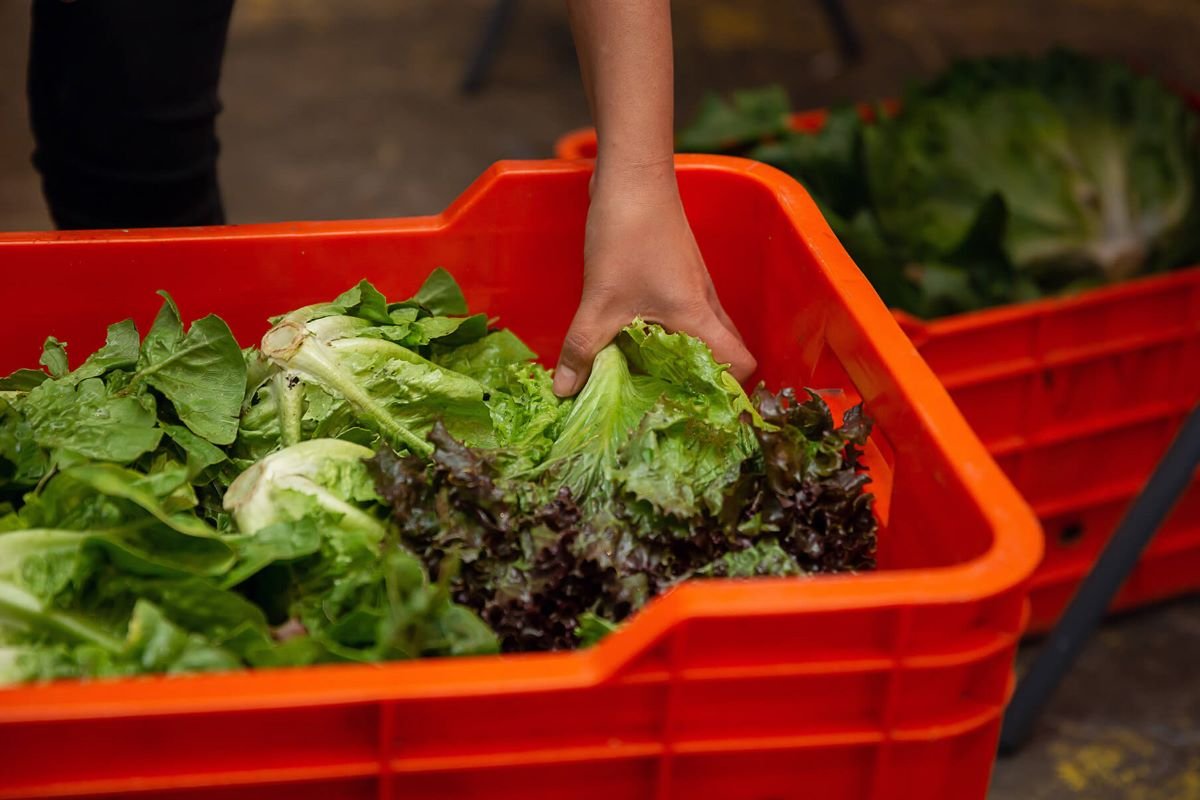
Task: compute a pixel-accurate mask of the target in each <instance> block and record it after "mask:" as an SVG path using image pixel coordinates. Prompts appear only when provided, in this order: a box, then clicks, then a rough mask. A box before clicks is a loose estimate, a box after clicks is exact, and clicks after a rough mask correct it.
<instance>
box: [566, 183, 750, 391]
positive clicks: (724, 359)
mask: <svg viewBox="0 0 1200 800" xmlns="http://www.w3.org/2000/svg"><path fill="white" fill-rule="evenodd" d="M591 188H592V202H591V207H590V209H589V210H588V218H587V233H586V239H585V243H584V273H583V296H582V299H581V301H580V304H579V309H578V311H577V312H576V313H575V318H574V320H573V321H572V322H571V327H570V330H569V331H568V332H567V336H566V339H565V341H564V342H563V349H562V354H561V355H560V356H559V361H558V367H557V369H555V371H554V392H555V393H556V394H558V395H559V396H560V397H569V396H571V395H574V394H576V393H577V392H578V391H579V390H580V389H582V388H583V385H584V384H585V383H586V382H587V378H588V374H589V373H590V372H591V368H592V359H593V358H595V356H596V353H598V352H599V351H600V350H601V349H602V348H603V347H604V346H605V345H607V344H608V343H609V342H611V341H612V340H613V338H615V337H616V335H617V334H618V333H620V331H621V329H622V328H623V327H625V326H626V325H628V324H629V323H630V322H632V321H633V319H634V318H635V317H641V318H642V319H644V320H646V321H647V322H657V323H659V324H661V325H662V326H663V327H665V328H667V329H668V330H670V331H683V332H685V333H688V334H691V335H692V336H695V337H697V338H699V339H701V340H703V341H704V342H705V343H707V344H708V346H709V347H711V348H712V351H713V355H714V356H715V357H716V359H717V361H718V362H721V363H728V364H729V365H730V372H731V373H732V374H733V376H734V377H735V378H737V379H738V380H744V379H746V378H747V377H749V376H750V374H751V373H752V372H754V368H755V366H756V363H755V360H754V356H752V355H751V354H750V351H749V350H747V349H746V346H745V344H743V342H742V338H741V335H740V334H739V333H738V331H737V328H736V327H735V326H734V324H733V322H732V321H730V319H729V316H728V315H727V314H726V313H725V310H724V309H723V308H722V307H721V303H720V301H719V300H718V299H717V293H716V290H715V289H714V288H713V284H712V279H711V278H710V277H709V274H708V269H707V268H706V267H705V266H704V260H703V258H702V257H701V255H700V250H699V248H698V247H697V246H696V240H695V238H694V237H693V235H692V230H691V227H690V226H689V225H688V221H687V217H686V216H685V215H684V213H683V205H682V203H681V202H680V199H679V191H678V188H677V186H676V183H675V173H674V164H673V162H667V163H663V164H658V165H649V166H641V167H638V168H637V170H636V171H635V172H632V173H628V174H621V175H614V174H613V173H612V172H608V173H603V174H602V173H601V172H597V173H596V174H595V176H594V178H593V183H592V187H591Z"/></svg>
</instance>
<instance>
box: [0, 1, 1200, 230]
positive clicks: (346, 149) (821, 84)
mask: <svg viewBox="0 0 1200 800" xmlns="http://www.w3.org/2000/svg"><path fill="white" fill-rule="evenodd" d="M83 1H88V0H83ZM845 3H846V8H847V9H848V11H849V14H850V16H851V17H852V19H853V21H854V25H855V28H856V31H857V33H858V36H859V37H860V39H861V42H862V47H863V50H862V60H861V61H860V62H859V63H857V64H855V65H853V66H847V65H845V64H843V63H842V62H841V60H840V59H839V56H838V50H837V48H836V46H835V44H834V39H833V37H832V35H831V33H830V28H829V26H828V25H827V24H826V18H825V16H824V15H823V14H822V12H821V7H820V5H819V3H818V2H817V0H684V1H682V2H677V3H676V4H675V6H676V10H675V17H676V53H677V62H678V66H677V71H678V80H677V83H678V90H677V95H678V104H677V107H678V110H679V115H680V116H681V117H687V116H688V115H689V114H690V113H691V111H692V110H693V109H694V108H695V105H696V103H697V101H698V100H699V98H700V96H701V95H702V94H703V93H704V92H705V91H706V90H709V89H718V90H719V89H731V88H740V87H743V86H750V85H755V84H761V83H766V82H771V81H778V82H780V83H782V84H784V85H785V86H787V88H788V89H789V91H790V92H791V95H792V100H793V102H794V104H795V105H796V106H797V107H798V108H803V107H808V106H816V105H822V104H826V103H829V102H831V101H834V100H839V99H846V100H849V99H870V98H878V97H884V96H887V95H889V94H894V93H895V92H896V91H897V90H899V89H900V88H901V87H902V86H903V85H904V83H905V81H906V80H908V79H910V78H915V77H920V76H924V75H928V74H931V73H933V72H936V71H937V70H939V69H941V68H942V67H943V66H945V65H946V64H947V62H948V61H950V60H951V59H953V58H955V57H957V56H964V55H972V54H982V53H989V52H998V51H1012V50H1036V49H1041V48H1045V47H1047V46H1049V45H1051V44H1056V43H1057V44H1065V45H1070V46H1075V47H1079V48H1081V49H1084V50H1087V51H1091V52H1097V53H1104V54H1109V55H1112V56H1117V57H1121V58H1124V59H1127V60H1130V61H1134V62H1138V63H1140V64H1143V65H1145V66H1146V67H1147V68H1149V69H1151V70H1152V71H1154V72H1156V73H1158V74H1161V75H1163V76H1166V77H1169V78H1172V79H1176V80H1179V81H1181V82H1183V83H1187V84H1194V83H1196V82H1197V80H1200V47H1198V46H1197V42H1200V3H1198V2H1195V0H1143V2H1132V1H1131V0H1052V1H1051V2H1043V1H1042V0H1003V2H999V1H997V0H992V2H987V1H986V0H845ZM491 6H492V0H403V1H401V2H397V0H337V1H336V2H334V0H237V6H236V10H235V12H234V18H233V29H232V33H231V35H230V41H229V49H228V53H227V57H226V60H225V73H224V81H223V99H224V102H225V113H224V114H223V116H222V117H221V121H220V131H221V136H222V140H223V145H224V156H223V161H222V181H223V185H224V190H225V199H226V208H227V211H228V213H229V217H230V220H231V221H234V222H255V221H261V220H295V219H320V218H352V217H376V216H394V215H410V214H418V213H428V212H432V211H437V210H439V209H441V208H442V207H444V206H445V205H446V204H447V203H448V202H449V201H450V200H451V199H453V198H454V197H455V195H456V194H457V193H458V192H460V191H461V190H462V189H463V188H464V187H465V186H466V185H467V183H469V182H470V181H471V180H472V179H473V178H474V177H475V176H476V175H478V174H479V172H480V171H482V170H483V169H484V168H485V167H486V166H487V165H488V164H490V163H491V162H493V161H495V160H497V159H500V158H538V157H544V156H546V155H548V154H549V153H550V150H551V145H552V143H553V141H554V139H555V137H556V136H557V135H558V134H560V133H561V132H563V131H565V130H567V129H569V128H573V127H578V126H580V125H584V124H587V122H588V118H587V108H586V104H585V102H584V99H583V93H582V91H581V88H580V84H579V78H578V74H577V68H576V63H575V55H574V51H573V49H572V45H571V38H570V32H569V30H568V28H567V23H566V18H565V17H566V15H565V12H564V7H563V2H562V0H519V2H517V4H516V11H515V13H514V15H513V17H512V21H511V25H510V26H509V30H508V35H507V37H506V39H505V41H504V42H503V44H502V46H501V49H500V50H499V52H498V54H497V58H496V61H495V63H494V66H493V69H492V70H491V73H490V80H489V82H488V84H487V85H486V86H485V88H484V90H483V91H482V92H481V93H480V94H478V95H476V96H473V97H469V98H465V97H463V96H461V95H460V94H459V92H458V84H459V81H460V78H461V76H462V73H463V70H464V67H465V64H466V62H467V60H468V58H469V56H470V54H471V52H472V50H473V49H474V47H475V43H476V39H477V35H478V33H479V30H480V29H481V27H482V25H483V23H484V20H485V17H486V14H487V11H488V9H489V8H490V7H491ZM28 13H29V12H28V4H27V3H26V2H20V0H3V1H2V2H0V230H23V229H34V228H44V227H46V226H48V224H49V223H48V217H47V216H46V213H45V211H44V209H43V206H42V202H41V197H40V194H39V191H38V184H37V178H36V176H35V175H34V173H33V171H32V169H31V168H30V166H29V152H30V150H31V147H32V145H31V141H30V139H29V135H28V131H27V122H26V115H25V100H24V65H25V58H26V39H27V36H28Z"/></svg>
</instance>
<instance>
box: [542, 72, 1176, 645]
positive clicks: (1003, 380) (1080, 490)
mask: <svg viewBox="0 0 1200 800" xmlns="http://www.w3.org/2000/svg"><path fill="white" fill-rule="evenodd" d="M1188 100H1189V102H1190V103H1191V104H1192V105H1193V106H1195V107H1196V108H1197V109H1198V110H1200V97H1197V96H1192V95H1189V96H1188ZM885 107H886V108H889V109H892V108H898V104H897V103H895V102H894V101H889V102H887V103H885ZM859 113H860V114H862V115H863V117H864V119H870V118H871V116H872V115H873V113H874V112H873V109H872V107H871V106H869V105H862V106H860V107H859ZM827 115H828V112H827V111H826V110H824V109H817V110H813V111H803V112H800V113H796V114H793V115H792V117H791V125H792V127H793V128H794V129H795V130H797V131H801V132H815V131H818V130H820V129H821V126H822V125H824V124H825V118H826V116H827ZM555 152H556V153H557V155H558V157H559V158H566V159H578V158H594V157H595V155H596V132H595V131H594V130H593V129H591V128H583V129H580V130H577V131H573V132H571V133H568V134H566V135H564V136H562V137H561V138H560V139H559V140H558V142H557V143H556V145H555ZM896 316H897V317H898V318H899V319H900V323H901V327H903V328H904V329H905V331H906V332H907V333H908V334H909V335H910V337H911V338H912V340H913V343H914V344H916V346H917V349H918V350H920V352H921V355H923V356H924V357H925V359H926V361H928V362H929V365H930V366H931V367H933V371H934V372H935V373H936V374H937V376H938V377H939V378H941V379H942V382H943V383H944V384H945V386H946V388H947V389H949V390H950V394H951V396H952V397H953V398H954V399H955V401H956V402H957V403H958V406H959V408H960V409H961V410H962V412H963V415H964V416H966V418H967V421H968V422H970V423H971V425H972V427H974V429H975V432H976V433H978V434H979V437H980V438H981V439H982V440H983V442H984V444H985V445H987V447H988V449H989V450H990V451H991V453H992V455H994V456H995V457H996V460H997V461H998V462H999V463H1000V466H1001V468H1003V469H1004V471H1005V472H1006V473H1007V474H1008V475H1009V477H1010V478H1012V480H1013V482H1014V483H1015V484H1016V486H1017V489H1018V490H1020V491H1021V492H1022V493H1023V494H1024V495H1025V498H1026V500H1028V501H1029V502H1030V504H1031V505H1032V506H1033V508H1034V511H1035V512H1037V515H1038V517H1039V519H1040V520H1041V522H1042V527H1043V529H1044V530H1045V532H1046V548H1045V550H1046V556H1045V560H1044V561H1043V562H1042V564H1041V566H1040V567H1039V568H1038V571H1037V572H1036V573H1034V576H1033V582H1032V590H1031V594H1030V599H1031V602H1032V610H1033V611H1032V618H1031V620H1030V631H1031V632H1041V631H1045V630H1048V629H1049V628H1050V627H1051V626H1053V624H1054V621H1055V620H1056V619H1058V616H1059V614H1061V613H1062V610H1063V609H1064V608H1065V607H1066V604H1067V603H1068V602H1069V601H1070V599H1071V596H1072V595H1073V594H1074V591H1075V588H1076V586H1077V585H1078V584H1079V582H1080V581H1081V580H1082V579H1083V576H1084V575H1086V574H1087V572H1088V570H1090V569H1091V566H1092V564H1093V562H1094V561H1095V559H1096V556H1097V555H1098V554H1099V552H1100V550H1101V549H1102V548H1103V546H1104V544H1105V542H1107V541H1108V538H1109V536H1111V535H1112V533H1113V531H1115V530H1116V526H1117V524H1118V523H1119V522H1120V519H1121V516H1122V514H1123V512H1124V510H1125V508H1126V507H1127V506H1128V505H1129V503H1130V502H1131V501H1132V499H1133V498H1134V497H1135V496H1136V495H1137V493H1138V491H1139V490H1140V488H1141V486H1142V484H1143V483H1144V482H1145V481H1146V478H1148V477H1149V475H1150V470H1151V469H1153V466H1154V464H1155V463H1156V462H1157V459H1158V457H1159V456H1161V455H1162V453H1163V452H1164V451H1165V450H1166V447H1167V443H1168V442H1169V441H1170V439H1171V437H1172V436H1174V434H1175V431H1177V430H1178V428H1179V426H1180V425H1181V424H1182V423H1183V418H1184V417H1185V416H1186V413H1187V411H1188V409H1190V408H1191V407H1192V406H1194V405H1195V404H1196V403H1197V402H1200V267H1193V268H1190V269H1186V270H1182V271H1177V272H1175V273H1173V274H1169V275H1163V276H1157V277H1150V278H1142V279H1139V280H1135V281H1130V282H1128V283H1123V284H1121V285H1119V286H1112V287H1105V288H1103V289H1096V290H1094V291H1089V292H1085V293H1082V294H1080V295H1078V296H1076V297H1071V298H1059V299H1050V300H1043V301H1038V302H1034V303H1024V304H1020V305H1015V306H1007V307H1003V308H996V309H988V310H984V311H977V312H972V313H967V314H958V315H955V316H950V317H944V318H942V319H938V320H933V321H928V322H927V321H921V320H917V319H914V318H913V317H911V316H909V315H907V314H905V313H903V312H896ZM1189 491H1190V495H1189V499H1185V501H1184V502H1182V503H1181V504H1180V505H1179V507H1178V508H1176V510H1175V511H1174V512H1173V513H1172V515H1171V516H1170V517H1168V519H1167V521H1166V522H1165V523H1164V526H1163V528H1162V529H1161V530H1160V531H1159V533H1158V534H1157V536H1155V538H1154V540H1153V541H1152V542H1151V544H1150V546H1149V548H1148V549H1147V550H1146V552H1145V553H1144V554H1143V556H1142V558H1141V560H1140V561H1139V564H1138V567H1137V569H1136V570H1135V571H1134V573H1133V574H1132V575H1131V576H1130V578H1129V580H1128V581H1127V582H1126V584H1125V586H1124V587H1123V588H1122V590H1121V592H1120V594H1118V596H1117V597H1116V598H1115V600H1114V603H1113V606H1112V608H1113V610H1119V609H1128V608H1133V607H1136V606H1140V605H1145V604H1147V603H1151V602H1154V601H1156V600H1162V599H1166V598H1169V597H1173V596H1176V595H1180V594H1187V593H1189V592H1194V591H1197V590H1200V479H1198V480H1197V482H1196V483H1194V484H1193V485H1192V487H1191V489H1190V490H1189Z"/></svg>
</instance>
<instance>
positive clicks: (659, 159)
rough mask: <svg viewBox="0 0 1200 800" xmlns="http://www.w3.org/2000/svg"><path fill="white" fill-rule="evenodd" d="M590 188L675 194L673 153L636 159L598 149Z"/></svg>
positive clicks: (665, 194) (676, 188)
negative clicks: (599, 151)
mask: <svg viewBox="0 0 1200 800" xmlns="http://www.w3.org/2000/svg"><path fill="white" fill-rule="evenodd" d="M592 188H593V190H594V191H597V192H608V191H613V192H619V193H621V194H629V193H636V194H649V195H656V196H661V197H671V196H677V195H678V192H679V187H678V184H677V183H676V181H675V158H674V155H673V154H672V153H669V152H668V153H666V154H663V155H652V156H643V157H636V158H635V157H630V156H626V155H623V154H609V153H605V152H601V153H599V154H598V157H597V159H596V172H595V175H594V176H593V179H592Z"/></svg>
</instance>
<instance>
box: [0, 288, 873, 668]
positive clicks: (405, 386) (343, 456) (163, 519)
mask: <svg viewBox="0 0 1200 800" xmlns="http://www.w3.org/2000/svg"><path fill="white" fill-rule="evenodd" d="M163 300H164V303H163V306H162V308H161V310H160V311H159V314H158V316H157V317H156V319H155V321H154V324H153V325H152V326H151V328H150V330H149V331H148V332H147V334H146V336H145V338H144V339H139V336H138V332H137V330H136V328H135V326H134V325H133V323H132V322H130V321H128V320H125V321H122V322H119V323H117V324H115V325H112V326H110V327H109V329H108V336H107V339H106V342H105V344H104V346H103V347H101V348H100V349H99V350H97V351H96V352H95V353H93V354H91V355H90V356H89V357H88V358H86V359H84V360H83V362H82V363H81V364H80V365H79V366H78V367H77V368H76V369H75V370H74V371H71V370H70V368H69V363H68V360H67V355H66V349H65V344H63V343H62V342H60V341H58V340H57V339H54V338H52V337H51V338H50V339H48V340H47V342H46V345H45V347H44V349H43V355H42V359H41V364H42V366H43V367H44V368H45V369H44V370H32V369H27V370H19V371H18V372H16V373H13V374H12V375H10V376H8V377H7V378H4V379H2V382H0V683H2V682H12V681H25V680H45V679H54V678H66V677H92V676H118V675H133V674H139V673H144V672H193V671H203V670H227V669H238V668H244V667H281V666H297V665H305V664H315V663H328V662H338V661H356V662H370V661H378V660H383V659H397V658H417V657H425V656H456V655H469V654H485V653H494V652H497V651H498V650H501V649H505V650H527V649H556V648H568V647H575V646H579V645H581V644H583V645H586V644H591V643H594V642H596V641H598V640H600V639H601V638H602V637H603V636H605V635H607V634H608V633H610V632H611V631H613V630H614V629H615V628H616V626H617V625H619V624H620V623H621V622H622V621H623V620H624V619H626V618H627V617H628V616H629V615H630V614H632V613H633V612H634V611H636V609H638V608H640V607H641V606H642V605H644V604H645V603H646V602H647V601H648V600H649V599H650V598H651V597H653V596H655V595H656V594H658V593H660V592H662V591H665V590H667V589H669V588H670V587H671V586H673V585H675V584H677V583H679V582H680V581H683V580H687V579H689V578H693V577H696V578H703V577H750V576H756V575H800V574H806V573H810V572H822V571H842V570H855V569H867V568H870V567H871V566H872V565H873V562H872V553H873V549H874V535H875V522H874V517H873V515H872V512H871V503H870V496H869V495H867V494H866V493H865V491H864V485H865V483H866V478H865V476H864V475H863V474H862V469H861V466H860V465H859V463H858V450H857V447H858V446H860V445H861V444H862V443H863V442H864V441H865V438H866V436H867V433H868V431H869V426H868V425H867V424H866V422H865V421H864V419H863V418H862V416H861V414H860V413H859V412H858V411H851V412H849V413H847V415H846V416H845V419H844V421H843V425H842V426H841V427H836V426H835V425H834V423H833V419H832V415H831V414H830V413H829V410H828V408H827V407H826V406H825V405H824V403H823V402H822V401H821V400H820V398H819V397H817V396H816V395H810V396H809V397H808V398H807V399H806V400H804V401H803V402H799V401H797V400H796V398H795V396H794V395H793V394H791V393H790V392H784V393H781V394H779V395H772V394H769V393H766V392H765V391H763V392H760V393H758V394H757V395H756V396H755V398H754V399H753V400H751V398H749V397H747V395H746V394H745V392H744V391H743V390H742V387H741V386H739V385H738V384H737V382H736V381H734V380H733V379H732V378H731V377H730V376H729V374H728V372H727V371H726V369H725V368H724V367H723V366H721V365H719V364H717V363H716V362H715V360H714V359H713V357H712V354H711V352H710V351H709V350H708V348H707V347H705V346H704V345H703V344H702V343H700V342H699V341H697V340H695V339H692V338H691V337H688V336H686V335H683V334H670V333H667V332H666V331H664V330H663V329H662V328H660V327H658V326H655V325H650V324H646V323H643V322H640V321H637V322H635V323H634V324H632V325H630V326H629V327H627V328H626V329H625V330H624V331H623V332H622V333H621V334H620V336H618V337H617V340H616V341H615V342H614V343H613V344H612V345H610V346H609V347H607V348H605V350H604V351H603V352H602V353H601V354H600V356H599V357H598V358H597V360H596V363H595V364H594V367H593V370H592V373H591V377H590V379H589V381H588V384H587V386H586V387H585V388H584V390H583V392H582V393H581V394H580V395H579V397H578V398H576V399H574V400H561V399H560V398H558V397H557V396H555V394H554V392H553V389H552V379H553V376H552V373H551V372H550V371H549V370H547V369H545V368H544V367H542V366H540V365H539V364H538V363H536V361H535V355H534V353H533V352H532V351H530V350H529V348H527V347H526V346H525V345H524V344H523V343H522V342H521V341H520V339H518V338H517V337H516V336H515V335H514V334H513V333H512V332H511V331H508V330H503V329H499V330H496V329H492V328H491V327H490V326H491V323H490V322H489V319H488V318H487V317H486V316H485V315H483V314H475V315H471V314H469V312H468V308H467V305H466V301H465V298H464V297H463V295H462V292H461V290H460V289H459V288H458V286H457V284H456V283H455V282H454V280H453V278H451V277H450V275H449V273H447V272H445V271H444V270H437V271H435V272H434V273H433V274H432V275H430V277H429V279H428V280H427V281H426V282H425V284H424V285H423V286H422V288H421V289H420V290H419V291H418V292H417V294H416V295H415V296H414V297H412V298H409V299H407V300H401V301H398V302H389V301H388V300H387V298H386V297H384V295H383V294H382V293H380V292H379V291H378V290H377V289H375V287H373V286H372V285H371V284H370V283H367V282H366V281H362V282H360V283H359V284H358V285H356V286H354V287H352V288H351V289H349V290H348V291H346V292H343V293H342V294H341V295H339V296H338V297H336V298H334V300H332V301H330V302H328V303H318V304H314V305H309V306H305V307H304V308H301V309H297V310H295V311H292V312H290V313H287V314H284V315H282V316H279V317H276V318H274V319H273V320H272V323H273V327H271V328H270V329H269V330H268V332H267V333H266V335H265V336H264V337H263V339H262V346H261V348H249V349H246V350H242V349H239V347H238V345H237V343H236V342H235V341H234V339H233V337H232V334H231V333H230V331H229V329H228V328H227V327H226V326H225V324H224V323H223V322H221V321H220V320H219V319H217V318H216V317H211V316H210V317H205V318H203V319H201V320H198V321H197V322H195V323H193V324H192V325H191V327H190V328H188V329H186V330H185V327H184V324H183V321H182V319H181V317H180V315H179V311H178V309H177V307H176V306H175V303H174V302H173V300H172V299H171V298H170V297H169V296H167V295H165V294H164V295H163Z"/></svg>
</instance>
